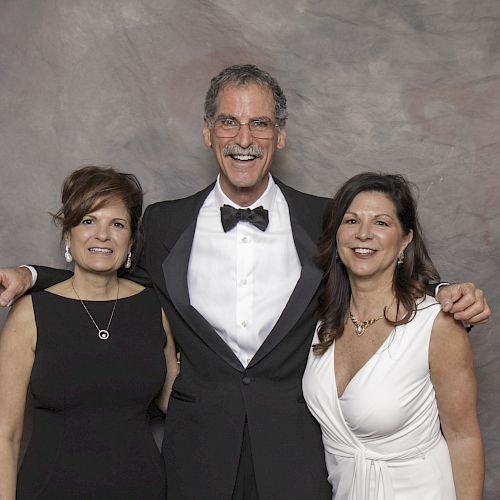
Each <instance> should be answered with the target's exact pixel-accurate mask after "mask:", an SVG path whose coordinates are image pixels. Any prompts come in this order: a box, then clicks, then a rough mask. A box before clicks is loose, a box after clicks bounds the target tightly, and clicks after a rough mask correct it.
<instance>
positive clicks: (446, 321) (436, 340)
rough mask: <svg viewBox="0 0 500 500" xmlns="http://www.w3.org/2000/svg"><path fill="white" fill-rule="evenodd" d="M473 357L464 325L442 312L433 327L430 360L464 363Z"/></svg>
mask: <svg viewBox="0 0 500 500" xmlns="http://www.w3.org/2000/svg"><path fill="white" fill-rule="evenodd" d="M471 356H472V349H471V345H470V341H469V337H468V335H467V332H466V330H465V328H464V327H463V325H462V323H461V322H459V321H456V320H455V319H454V318H453V315H451V314H449V313H445V312H443V311H440V312H439V314H438V315H437V316H436V319H435V321H434V325H433V327H432V335H431V341H430V346H429V358H430V362H431V365H432V362H433V360H434V361H439V362H451V363H453V362H456V361H458V360H462V361H464V360H465V358H470V357H471Z"/></svg>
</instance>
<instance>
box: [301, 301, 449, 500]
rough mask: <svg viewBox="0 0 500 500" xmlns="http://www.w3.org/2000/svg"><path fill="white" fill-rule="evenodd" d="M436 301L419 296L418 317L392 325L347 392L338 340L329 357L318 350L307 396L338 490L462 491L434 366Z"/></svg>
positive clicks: (439, 494) (443, 496)
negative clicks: (340, 383) (340, 381)
mask: <svg viewBox="0 0 500 500" xmlns="http://www.w3.org/2000/svg"><path fill="white" fill-rule="evenodd" d="M435 304H436V303H435V300H434V299H433V298H431V297H427V298H426V299H425V301H423V302H422V303H421V304H419V310H418V312H417V314H416V317H415V318H414V319H413V320H412V321H411V322H410V323H409V324H407V325H403V326H400V327H397V328H395V329H394V330H393V331H392V332H391V334H390V335H389V337H388V338H387V340H386V341H385V342H384V343H383V345H382V346H381V347H380V348H379V349H378V351H377V352H376V353H375V354H374V355H373V356H372V357H371V358H370V359H369V360H368V362H367V363H366V364H365V365H364V366H363V367H362V368H361V369H360V370H359V371H358V372H357V373H356V375H355V376H354V377H353V379H352V380H351V381H350V382H349V384H348V386H347V387H346V389H345V391H344V393H343V394H342V396H341V397H340V398H339V397H338V395H337V388H336V381H335V371H334V362H335V344H334V345H333V346H332V347H331V348H330V349H329V350H328V351H327V352H326V353H325V354H324V355H323V356H321V357H318V356H315V355H314V354H313V353H312V350H311V353H310V355H309V360H308V363H307V367H306V371H305V373H304V379H303V389H304V397H305V398H306V401H307V404H308V406H309V408H310V410H311V412H312V414H313V415H314V416H315V417H316V419H317V420H318V421H319V423H320V425H321V428H322V432H323V444H324V447H325V457H326V463H327V467H328V472H329V478H328V480H329V481H330V483H331V485H332V490H333V496H332V498H334V499H336V500H344V499H345V500H422V499H426V500H434V499H435V500H453V499H455V498H456V495H455V489H454V485H453V477H452V472H451V463H450V457H449V453H448V447H447V445H446V442H445V440H444V438H443V436H442V434H441V431H440V425H439V416H438V411H437V404H436V399H435V394H434V388H433V386H432V383H431V380H430V374H429V362H428V351H429V341H430V336H431V331H432V325H433V322H434V319H435V317H436V316H437V314H438V313H439V310H440V309H439V306H438V305H435ZM317 341H318V338H317V335H315V337H314V341H313V343H316V342H317Z"/></svg>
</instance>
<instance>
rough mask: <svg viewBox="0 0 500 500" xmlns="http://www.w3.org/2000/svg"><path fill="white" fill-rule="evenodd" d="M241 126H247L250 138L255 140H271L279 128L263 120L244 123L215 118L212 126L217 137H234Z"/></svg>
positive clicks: (257, 119) (277, 125) (233, 119)
mask: <svg viewBox="0 0 500 500" xmlns="http://www.w3.org/2000/svg"><path fill="white" fill-rule="evenodd" d="M242 125H248V128H249V129H250V133H251V134H252V137H255V138H256V139H272V138H273V136H274V129H275V128H279V124H278V123H273V122H272V121H270V120H266V119H264V118H256V119H254V120H250V121H248V122H246V123H244V122H239V121H238V120H237V119H236V118H217V120H215V122H214V124H213V126H212V127H213V129H214V132H215V135H216V136H217V137H221V138H223V137H226V138H228V137H236V136H237V135H238V132H239V131H240V127H241V126H242Z"/></svg>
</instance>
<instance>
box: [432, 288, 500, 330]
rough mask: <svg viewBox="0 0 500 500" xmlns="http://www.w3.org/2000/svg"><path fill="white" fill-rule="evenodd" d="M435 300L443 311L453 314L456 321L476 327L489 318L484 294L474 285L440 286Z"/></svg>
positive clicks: (488, 308) (489, 314) (489, 312)
mask: <svg viewBox="0 0 500 500" xmlns="http://www.w3.org/2000/svg"><path fill="white" fill-rule="evenodd" d="M436 300H437V301H438V302H439V303H440V304H441V306H442V308H443V311H444V312H449V313H450V314H453V317H454V318H455V319H456V320H457V321H465V322H466V323H470V324H471V325H477V324H479V323H486V322H487V321H488V319H489V318H490V316H491V310H490V307H489V306H488V303H487V302H486V297H485V296H484V292H483V291H482V290H481V289H480V288H477V287H476V285H474V283H457V284H454V285H447V286H442V287H441V288H440V289H439V293H438V294H437V295H436Z"/></svg>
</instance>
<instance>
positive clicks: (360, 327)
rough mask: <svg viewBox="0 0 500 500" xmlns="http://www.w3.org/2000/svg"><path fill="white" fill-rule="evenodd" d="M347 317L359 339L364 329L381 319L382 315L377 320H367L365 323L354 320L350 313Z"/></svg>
mask: <svg viewBox="0 0 500 500" xmlns="http://www.w3.org/2000/svg"><path fill="white" fill-rule="evenodd" d="M349 316H350V318H351V321H352V322H353V324H354V326H355V327H356V335H357V336H358V337H361V335H363V333H365V331H366V329H367V328H368V327H369V326H371V325H373V324H374V323H376V322H377V321H378V320H379V319H382V318H383V317H384V315H383V314H382V316H379V317H378V318H372V319H367V320H366V321H359V320H358V319H356V318H355V317H354V316H353V315H352V312H351V311H349Z"/></svg>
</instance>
